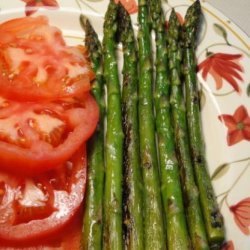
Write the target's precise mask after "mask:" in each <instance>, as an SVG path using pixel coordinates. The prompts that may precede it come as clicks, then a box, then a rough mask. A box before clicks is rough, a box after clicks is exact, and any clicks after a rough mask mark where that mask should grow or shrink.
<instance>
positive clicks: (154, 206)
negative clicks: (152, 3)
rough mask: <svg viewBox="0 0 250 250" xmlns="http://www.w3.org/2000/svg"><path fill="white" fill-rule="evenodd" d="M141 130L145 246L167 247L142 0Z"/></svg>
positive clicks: (146, 16) (144, 1)
mask: <svg viewBox="0 0 250 250" xmlns="http://www.w3.org/2000/svg"><path fill="white" fill-rule="evenodd" d="M138 3H139V12H138V22H139V31H138V46H139V106H138V112H139V133H140V156H141V166H142V175H143V181H144V190H143V199H144V205H143V208H144V211H143V212H144V232H145V249H146V250H152V249H158V250H161V249H166V235H165V230H164V220H163V207H162V200H161V192H160V180H159V172H158V164H157V152H156V143H155V126H154V113H153V95H152V88H153V68H152V50H151V41H150V38H151V36H150V33H151V32H150V28H149V22H148V21H149V13H148V2H147V0H139V2H138Z"/></svg>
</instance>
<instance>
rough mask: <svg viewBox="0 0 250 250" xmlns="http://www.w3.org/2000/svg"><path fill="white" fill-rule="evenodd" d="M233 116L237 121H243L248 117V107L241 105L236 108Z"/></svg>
mask: <svg viewBox="0 0 250 250" xmlns="http://www.w3.org/2000/svg"><path fill="white" fill-rule="evenodd" d="M233 117H234V120H235V122H236V123H239V122H243V121H244V119H246V118H247V117H248V113H247V110H246V108H245V107H244V106H243V105H241V106H239V107H238V108H237V109H236V110H235V112H234V115H233Z"/></svg>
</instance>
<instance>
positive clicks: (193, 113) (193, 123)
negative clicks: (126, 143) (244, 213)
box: [183, 1, 225, 248]
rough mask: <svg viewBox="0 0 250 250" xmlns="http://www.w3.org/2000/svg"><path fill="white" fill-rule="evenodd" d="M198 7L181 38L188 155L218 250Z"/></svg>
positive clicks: (197, 5)
mask: <svg viewBox="0 0 250 250" xmlns="http://www.w3.org/2000/svg"><path fill="white" fill-rule="evenodd" d="M200 14H201V7H200V3H199V1H196V2H195V3H194V4H193V5H192V6H191V7H190V8H189V9H188V11H187V14H186V17H185V20H186V21H185V26H184V34H183V44H184V71H183V72H184V77H185V88H186V107H187V119H188V130H189V138H190V146H191V153H192V157H193V162H194V170H195V175H196V183H197V185H198V189H199V191H200V201H201V208H202V212H203V217H204V221H205V226H206V231H207V237H208V241H209V243H210V246H213V247H216V245H218V246H217V247H218V248H219V246H220V245H221V243H222V242H223V240H224V237H225V236H224V227H223V219H222V215H221V213H220V211H219V209H218V205H217V201H216V198H215V195H214V191H213V187H212V183H211V180H210V177H209V174H208V172H207V164H206V159H205V152H204V142H203V135H202V130H201V122H200V120H201V118H200V107H199V94H198V89H197V82H196V60H195V39H196V32H197V29H198V25H199V17H200Z"/></svg>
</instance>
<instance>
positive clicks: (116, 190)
mask: <svg viewBox="0 0 250 250" xmlns="http://www.w3.org/2000/svg"><path fill="white" fill-rule="evenodd" d="M117 10H118V6H117V5H116V4H115V3H114V2H113V0H111V1H110V3H109V5H108V10H107V12H106V14H105V20H104V37H103V57H104V59H103V60H104V78H105V83H106V85H107V133H106V145H105V160H106V179H105V190H104V225H103V249H114V250H120V249H122V248H123V242H122V164H123V138H124V135H123V131H122V111H121V94H120V82H119V77H118V68H117V58H116V42H115V37H116V31H117Z"/></svg>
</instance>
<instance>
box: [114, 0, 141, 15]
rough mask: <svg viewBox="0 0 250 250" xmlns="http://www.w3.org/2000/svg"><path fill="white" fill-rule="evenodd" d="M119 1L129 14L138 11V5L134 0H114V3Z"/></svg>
mask: <svg viewBox="0 0 250 250" xmlns="http://www.w3.org/2000/svg"><path fill="white" fill-rule="evenodd" d="M119 2H120V3H121V4H122V5H123V7H124V8H125V9H126V10H127V12H128V13H129V14H134V13H136V12H137V11H138V6H137V4H136V1H135V0H115V3H119Z"/></svg>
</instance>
